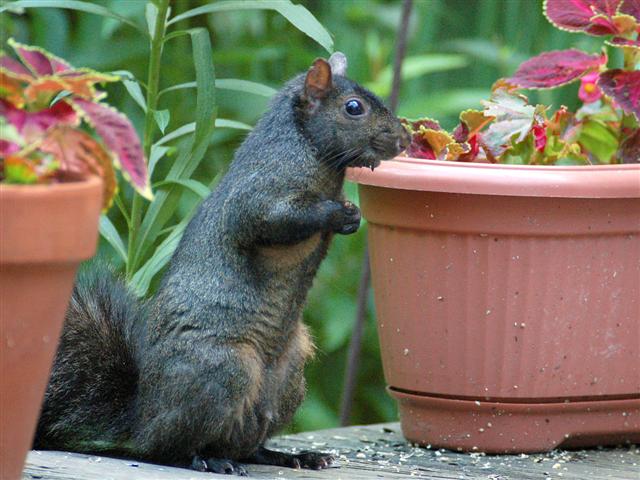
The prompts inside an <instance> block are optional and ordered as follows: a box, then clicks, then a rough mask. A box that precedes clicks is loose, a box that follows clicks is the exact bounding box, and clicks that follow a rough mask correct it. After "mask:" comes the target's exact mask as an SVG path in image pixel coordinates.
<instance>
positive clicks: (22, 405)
mask: <svg viewBox="0 0 640 480" xmlns="http://www.w3.org/2000/svg"><path fill="white" fill-rule="evenodd" d="M101 206H102V181H101V180H100V179H98V178H97V177H96V178H90V179H88V180H84V181H79V182H72V183H63V184H57V185H50V186H47V185H42V186H32V185H29V186H11V185H2V186H0V218H1V225H2V226H1V231H0V233H1V238H0V309H1V310H0V328H1V331H0V339H1V341H2V346H1V347H0V457H1V458H0V477H1V478H2V479H3V480H13V479H18V478H19V477H20V472H21V471H22V466H23V463H24V459H25V456H26V454H27V452H28V450H29V448H30V446H31V442H32V439H33V433H34V430H35V426H36V421H37V419H38V414H39V412H40V404H41V403H42V399H43V396H44V392H45V388H46V385H47V381H48V378H49V371H50V368H51V363H52V361H53V357H54V354H55V351H56V347H57V344H58V337H59V334H60V330H61V328H62V323H63V320H64V313H65V310H66V308H67V304H68V302H69V297H70V294H71V290H72V288H73V281H74V277H75V273H76V268H77V267H78V264H79V263H80V262H81V261H82V260H85V259H87V258H89V257H91V256H92V255H93V254H94V252H95V249H96V243H97V235H98V218H99V215H100V210H101Z"/></svg>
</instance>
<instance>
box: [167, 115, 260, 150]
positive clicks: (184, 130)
mask: <svg viewBox="0 0 640 480" xmlns="http://www.w3.org/2000/svg"><path fill="white" fill-rule="evenodd" d="M215 126H216V128H236V129H238V130H253V127H252V126H251V125H248V124H246V123H243V122H238V121H237V120H229V119H226V118H216V121H215ZM195 129H196V123H195V122H191V123H187V124H185V125H182V126H181V127H178V128H176V129H175V130H172V131H171V132H169V133H167V134H166V135H165V136H164V137H161V138H160V139H159V140H158V141H157V142H156V143H154V146H156V147H159V146H161V145H164V144H165V143H168V142H170V141H172V140H175V139H177V138H180V137H183V136H185V135H188V134H189V133H193V132H194V131H195Z"/></svg>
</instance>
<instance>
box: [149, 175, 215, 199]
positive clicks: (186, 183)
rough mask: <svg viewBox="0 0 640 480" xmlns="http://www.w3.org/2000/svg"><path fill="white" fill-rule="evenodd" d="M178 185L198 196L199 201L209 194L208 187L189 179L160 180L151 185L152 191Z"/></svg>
mask: <svg viewBox="0 0 640 480" xmlns="http://www.w3.org/2000/svg"><path fill="white" fill-rule="evenodd" d="M173 185H180V186H182V187H184V188H187V189H189V190H191V191H192V192H193V193H195V194H196V195H198V196H199V197H200V198H201V199H203V200H204V199H205V198H207V197H208V196H209V194H210V193H211V190H209V187H207V186H206V185H204V184H202V183H200V182H198V181H197V180H192V179H190V178H174V179H173V180H162V181H161V182H158V183H155V184H154V185H153V189H154V190H156V189H163V188H166V187H167V186H173Z"/></svg>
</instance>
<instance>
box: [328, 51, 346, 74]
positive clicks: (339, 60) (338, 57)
mask: <svg viewBox="0 0 640 480" xmlns="http://www.w3.org/2000/svg"><path fill="white" fill-rule="evenodd" d="M329 65H331V73H333V74H334V75H340V76H341V77H344V76H345V75H346V74H347V57H346V56H345V54H344V53H342V52H334V53H332V54H331V56H330V57H329Z"/></svg>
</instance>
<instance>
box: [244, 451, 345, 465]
mask: <svg viewBox="0 0 640 480" xmlns="http://www.w3.org/2000/svg"><path fill="white" fill-rule="evenodd" d="M243 461H244V462H246V463H258V464H262V465H275V466H277V467H289V468H308V469H312V470H321V469H323V468H329V467H330V466H331V464H332V463H333V461H334V458H333V456H332V455H329V454H327V453H321V452H311V451H304V452H300V453H285V452H276V451H275V450H269V449H268V448H265V447H260V448H258V450H257V451H256V453H254V454H253V455H252V456H251V457H249V458H247V459H244V460H243Z"/></svg>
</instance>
